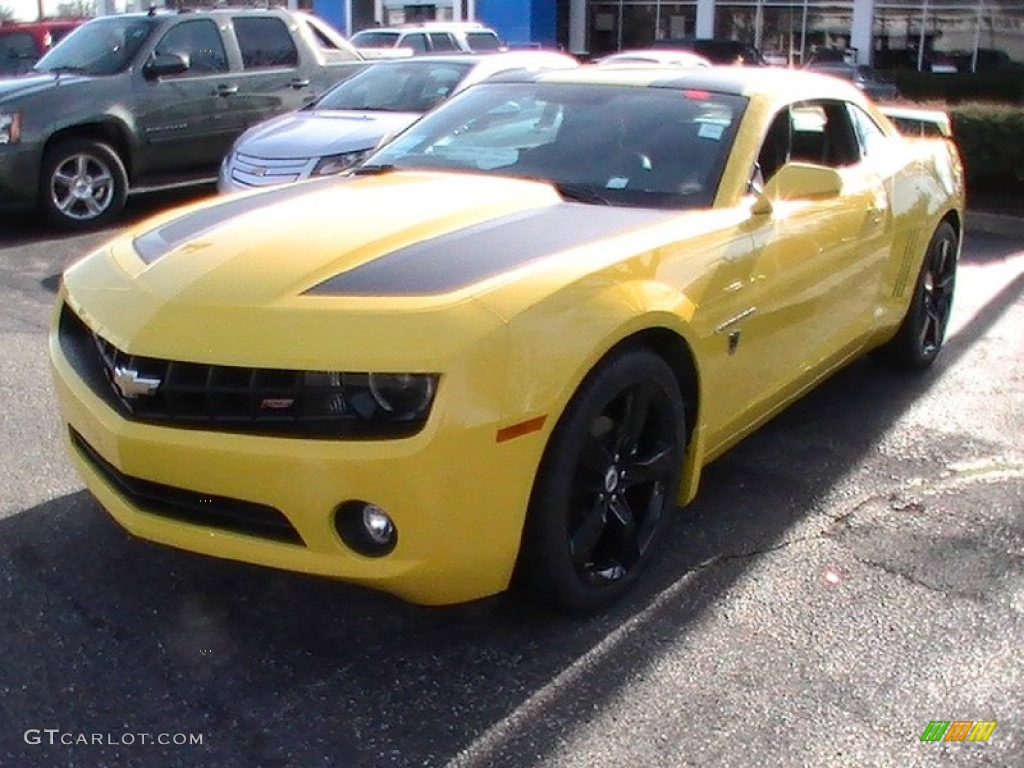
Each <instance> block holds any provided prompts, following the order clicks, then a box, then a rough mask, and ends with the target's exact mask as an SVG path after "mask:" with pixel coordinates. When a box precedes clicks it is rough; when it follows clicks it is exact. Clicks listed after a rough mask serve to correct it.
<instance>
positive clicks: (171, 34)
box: [154, 19, 228, 76]
mask: <svg viewBox="0 0 1024 768" xmlns="http://www.w3.org/2000/svg"><path fill="white" fill-rule="evenodd" d="M154 53H156V54H158V55H159V54H165V53H176V54H178V55H180V56H187V57H188V60H189V69H188V72H186V73H185V75H186V76H187V75H189V74H196V75H204V74H207V73H212V72H226V71H227V69H228V58H227V55H226V54H225V53H224V43H223V42H222V41H221V39H220V32H218V31H217V25H216V23H214V22H213V21H210V20H209V19H195V20H194V21H185V22H182V23H181V24H178V25H177V26H175V27H172V28H171V29H170V30H169V31H168V32H167V33H166V34H165V35H164V36H163V38H161V40H160V42H159V43H157V45H156V49H155V50H154Z"/></svg>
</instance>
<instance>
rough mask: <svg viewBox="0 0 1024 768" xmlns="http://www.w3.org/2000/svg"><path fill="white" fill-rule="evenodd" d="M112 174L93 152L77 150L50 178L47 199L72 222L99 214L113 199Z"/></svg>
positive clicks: (83, 220) (103, 211)
mask: <svg viewBox="0 0 1024 768" xmlns="http://www.w3.org/2000/svg"><path fill="white" fill-rule="evenodd" d="M114 194H115V185H114V176H113V173H112V171H111V169H110V167H109V166H108V165H106V164H105V163H104V162H103V161H102V160H101V159H100V158H98V157H96V156H95V155H90V154H86V153H83V152H79V153H76V154H73V155H70V156H68V157H66V158H65V159H64V160H63V161H62V162H60V164H59V165H57V167H56V168H55V169H54V171H53V175H52V176H51V178H50V202H51V203H52V204H53V207H54V208H55V209H56V210H58V211H59V212H60V213H61V214H62V215H64V216H66V217H67V218H69V219H72V220H74V221H81V222H85V221H91V220H93V219H96V218H98V217H99V216H102V215H103V214H104V213H105V212H106V211H107V210H108V209H109V208H110V206H111V203H112V202H113V200H114Z"/></svg>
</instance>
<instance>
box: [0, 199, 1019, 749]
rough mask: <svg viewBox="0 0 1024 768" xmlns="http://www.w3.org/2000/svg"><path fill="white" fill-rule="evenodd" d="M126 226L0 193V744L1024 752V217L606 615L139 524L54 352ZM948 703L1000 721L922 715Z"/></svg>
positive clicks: (700, 508)
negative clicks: (372, 582)
mask: <svg viewBox="0 0 1024 768" xmlns="http://www.w3.org/2000/svg"><path fill="white" fill-rule="evenodd" d="M184 199H187V195H183V196H180V197H173V196H172V197H170V198H166V197H164V198H156V199H154V200H146V201H141V202H138V203H133V210H132V212H131V214H132V215H133V216H136V217H137V216H143V215H146V214H147V213H149V212H151V211H152V210H156V209H157V208H159V207H162V206H165V205H167V204H170V203H173V202H178V201H180V200H184ZM110 234H111V233H110V232H107V233H92V234H89V235H85V236H80V237H55V236H54V235H53V234H52V233H49V232H47V231H46V230H44V229H42V228H40V227H39V226H38V225H35V224H32V223H23V222H17V221H11V220H0V397H2V398H3V402H4V404H5V407H4V408H2V409H0V462H2V466H3V467H4V473H3V476H4V481H3V482H2V483H0V616H2V617H3V630H2V632H0V767H6V766H11V767H12V768H14V767H17V768H22V767H24V768H31V767H32V766H83V767H89V768H91V767H92V766H103V767H108V766H110V767H113V766H116V767H117V768H120V767H121V766H147V767H148V766H160V767H162V766H229V767H234V766H239V767H240V768H252V767H255V766H260V767H262V766H266V767H267V768H274V767H281V768H292V767H293V766H294V767H295V768H307V767H309V766H338V767H339V768H349V767H352V768H356V767H359V768H361V767H363V766H367V767H372V768H376V767H377V766H382V767H384V766H396V767H398V766H401V767H403V768H404V767H405V766H459V767H463V766H464V767H466V768H475V767H477V766H481V767H482V766H500V767H502V768H504V767H505V766H510V767H513V768H527V767H531V766H538V767H541V766H543V767H545V768H569V767H572V766H581V767H583V766H586V767H587V768H603V767H604V766H609V767H612V766H615V767H616V768H618V767H619V766H651V767H652V768H653V767H655V766H656V767H658V768H661V767H663V766H728V767H729V768H732V767H733V766H751V765H756V766H759V768H766V767H768V766H851V767H854V766H855V767H857V768H862V767H865V766H900V767H901V768H905V767H906V768H909V767H911V766H947V765H970V766H992V767H998V768H1011V767H1013V768H1019V767H1020V766H1024V656H1022V654H1021V644H1022V640H1024V439H1022V436H1024V353H1022V350H1024V344H1022V341H1021V340H1022V338H1024V238H1021V237H1018V236H1014V237H1008V236H1005V235H992V234H983V233H979V232H972V233H970V234H969V236H968V239H967V247H966V251H965V254H964V257H963V261H962V266H961V271H960V275H959V282H958V294H957V300H956V308H955V314H954V318H953V322H952V325H951V328H950V335H949V339H948V342H947V346H946V348H945V349H944V350H943V352H942V355H941V357H940V359H939V361H938V363H937V364H936V366H935V367H934V369H933V370H931V371H930V372H928V373H926V374H924V375H919V376H908V375H906V374H901V373H896V372H893V371H891V370H889V369H887V368H885V367H882V366H880V365H879V364H876V363H875V362H873V361H871V360H863V361H860V362H857V363H855V364H854V365H852V366H851V367H849V368H848V369H846V370H844V371H842V372H841V373H839V374H838V375H836V376H834V377H833V378H832V379H830V380H829V381H828V382H826V383H825V384H824V385H822V386H821V387H819V388H818V389H817V390H816V391H814V392H813V393H811V394H810V395H809V396H808V397H806V398H805V399H803V400H802V401H800V402H799V403H797V404H796V405H794V406H793V407H791V408H790V409H788V410H787V411H785V412H784V413H783V414H782V415H780V416H779V417H778V418H776V419H775V420H774V421H772V422H771V423H770V424H768V425H767V426H765V427H764V428H763V429H761V430H760V431H759V432H757V433H756V434H755V435H753V436H751V437H750V438H748V439H747V440H745V441H744V442H743V443H741V444H740V445H739V446H737V447H736V448H735V449H733V450H732V451H730V452H729V453H728V454H726V455H725V456H724V457H722V458H721V459H719V460H718V461H717V462H715V463H714V464H713V465H711V466H710V467H709V468H708V470H707V471H706V474H705V475H704V479H703V483H702V488H701V491H700V494H699V496H698V499H697V500H696V502H695V503H693V504H691V505H690V506H689V507H687V508H685V509H683V510H681V512H680V514H679V517H678V520H677V521H676V522H675V524H674V526H673V528H672V530H671V531H670V535H669V536H668V543H667V545H666V546H665V548H664V550H663V552H662V553H661V556H660V558H659V559H658V560H657V562H656V563H655V564H654V567H653V568H652V569H651V570H650V572H649V573H648V574H647V578H646V579H645V580H644V582H643V583H642V585H641V586H640V588H639V589H638V590H637V591H635V592H634V593H632V594H631V595H630V596H629V597H628V598H627V599H626V600H625V601H624V602H623V603H621V604H620V605H618V606H617V607H616V608H614V609H613V610H611V611H609V612H607V613H605V614H602V615H599V616H595V617H589V618H580V617H566V616H560V615H555V614H552V613H549V612H546V611H543V610H540V609H538V608H535V607H534V606H532V605H530V604H529V603H526V602H524V601H523V600H521V599H519V598H517V597H516V596H514V595H512V596H504V597H502V598H499V599H495V600H491V601H486V602H484V603H481V604H477V605H473V606H467V607H458V608H451V609H423V608H416V607H412V606H408V605H405V604H403V603H401V602H399V601H397V600H394V599H391V598H388V597H385V596H381V595H376V594H372V593H368V592H364V591H361V590H359V589H356V588H353V587H349V586H345V585H342V584H337V583H334V582H331V581H327V580H322V579H316V578H309V577H304V576H299V575H294V574H288V573H281V572H276V571H271V570H266V569H261V568H258V567H250V566H246V565H240V564H236V563H229V562H222V561H217V560H213V559H207V558H203V557H199V556H196V555H191V554H188V553H183V552H178V551H175V550H172V549H168V548H163V547H160V546H157V545H153V544H149V543H146V542H143V541H139V540H137V539H133V538H131V537H129V536H128V535H127V534H125V533H124V532H123V531H122V530H121V529H120V528H119V527H118V526H117V525H116V524H114V523H113V522H112V521H111V520H110V519H109V518H108V517H107V516H106V514H105V513H104V512H103V511H102V510H101V509H99V508H98V506H97V505H96V504H95V503H94V502H93V501H92V500H91V499H90V497H89V496H88V495H87V494H86V493H85V492H84V491H83V490H82V485H81V483H80V482H79V481H78V479H77V478H76V477H75V476H74V474H73V473H72V471H71V469H70V466H69V464H68V462H67V461H66V459H65V458H64V455H63V452H62V448H61V446H60V444H59V441H58V434H59V424H58V422H57V419H56V415H55V410H54V407H53V403H52V393H51V388H50V382H49V373H48V370H47V363H46V336H45V334H46V328H47V325H48V322H49V316H50V312H51V305H52V301H53V292H54V290H55V287H56V276H57V275H58V274H59V272H60V271H61V269H62V268H63V267H64V266H65V265H67V264H68V263H69V262H70V261H72V260H73V259H74V258H75V257H76V256H78V255H81V254H82V253H85V252H87V251H88V250H89V249H90V248H92V247H95V246H96V245H97V244H99V243H100V242H102V240H103V239H104V238H106V237H108V236H109V235H110ZM934 720H940V721H957V720H960V721H965V720H970V721H996V723H997V725H996V727H995V728H994V730H993V731H992V734H991V736H990V737H989V739H988V741H987V742H985V743H973V742H962V743H960V742H938V743H924V742H922V741H921V738H920V737H921V735H922V733H923V732H924V730H925V728H926V727H927V726H928V724H929V722H930V721H934ZM197 736H198V737H199V740H200V741H201V743H195V742H196V737H197ZM161 741H163V742H167V743H160V742H161ZM182 741H184V743H176V742H182ZM51 742H52V743H51ZM68 742H70V743H68ZM189 742H192V743H189Z"/></svg>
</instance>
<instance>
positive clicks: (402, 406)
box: [303, 371, 438, 424]
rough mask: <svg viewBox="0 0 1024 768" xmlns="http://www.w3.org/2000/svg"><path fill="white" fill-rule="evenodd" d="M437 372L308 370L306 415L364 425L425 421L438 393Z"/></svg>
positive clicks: (305, 378) (304, 384) (305, 383)
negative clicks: (352, 421)
mask: <svg viewBox="0 0 1024 768" xmlns="http://www.w3.org/2000/svg"><path fill="white" fill-rule="evenodd" d="M437 380H438V375H437V374H436V373H329V372H324V373H320V372H313V371H307V372H306V373H305V375H304V377H303V390H304V392H305V394H306V396H307V398H308V400H307V402H306V403H305V413H306V415H307V416H309V417H312V418H314V419H327V420H333V419H341V420H344V419H345V418H349V419H351V418H353V417H355V418H356V419H358V420H360V421H363V422H373V423H377V424H381V423H394V422H403V423H407V422H421V421H425V420H426V418H427V416H428V414H429V413H430V406H431V405H432V404H433V402H434V393H435V392H436V391H437Z"/></svg>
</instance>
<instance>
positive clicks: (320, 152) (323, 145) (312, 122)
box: [235, 109, 419, 160]
mask: <svg viewBox="0 0 1024 768" xmlns="http://www.w3.org/2000/svg"><path fill="white" fill-rule="evenodd" d="M418 117H419V115H418V114H416V113H409V112H355V111H347V110H346V111H342V110H330V109H311V110H303V111H301V112H292V113H291V114H287V115H281V116H280V117H276V118H274V119H272V120H268V121H266V122H265V123H260V124H259V125H257V126H255V127H254V128H250V129H249V130H248V131H246V132H245V134H244V135H243V136H242V137H241V138H240V139H239V140H238V142H237V143H236V144H235V149H236V150H237V151H239V152H244V153H245V154H249V155H256V156H257V157H262V158H267V159H274V160H278V159H280V160H286V159H291V158H300V157H324V156H326V155H337V154H341V153H342V152H356V151H359V150H364V149H371V148H373V147H375V146H376V145H377V143H378V142H379V141H380V140H381V139H382V138H383V137H384V136H386V135H387V134H389V133H397V132H398V131H401V130H403V129H404V128H405V127H406V126H408V125H409V124H410V123H412V122H413V121H414V120H416V119H417V118H418Z"/></svg>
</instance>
